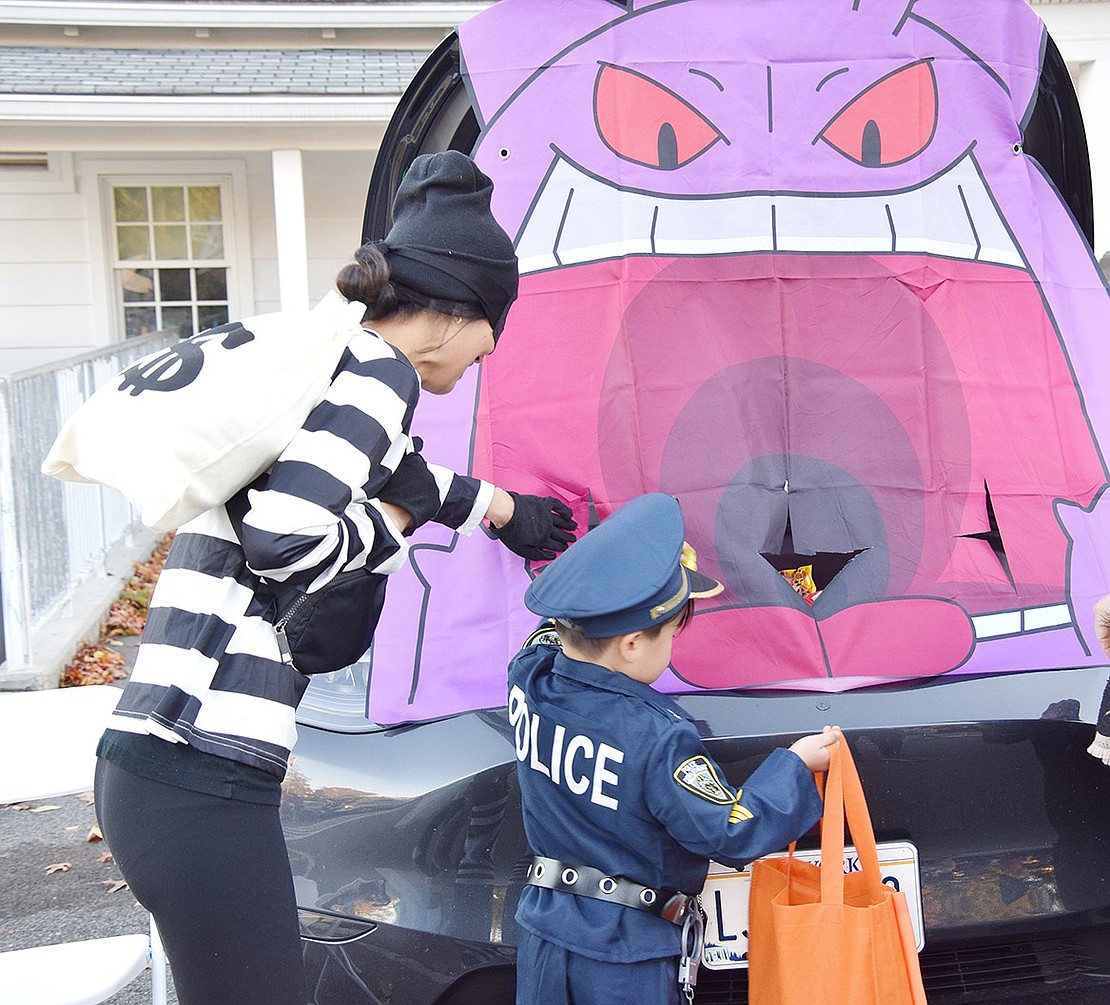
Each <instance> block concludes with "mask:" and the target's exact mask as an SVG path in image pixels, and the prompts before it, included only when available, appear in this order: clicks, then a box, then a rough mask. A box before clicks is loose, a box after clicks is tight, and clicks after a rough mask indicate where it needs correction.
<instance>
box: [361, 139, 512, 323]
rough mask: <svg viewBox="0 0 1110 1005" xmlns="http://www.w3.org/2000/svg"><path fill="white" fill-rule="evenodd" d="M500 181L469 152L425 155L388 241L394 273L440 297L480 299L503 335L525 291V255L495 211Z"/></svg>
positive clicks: (407, 184)
mask: <svg viewBox="0 0 1110 1005" xmlns="http://www.w3.org/2000/svg"><path fill="white" fill-rule="evenodd" d="M492 193H493V182H492V181H490V179H489V178H488V177H486V175H484V174H483V173H482V172H481V171H480V170H479V169H478V166H477V165H476V164H475V163H474V161H472V160H471V159H470V158H469V157H467V156H466V154H463V153H460V152H459V151H457V150H446V151H444V152H443V153H437V154H421V155H420V156H419V157H417V158H416V160H414V161H413V162H412V164H411V166H410V167H409V169H408V172H407V173H406V174H405V177H404V180H403V181H402V182H401V186H400V188H398V190H397V196H396V198H395V199H394V201H393V227H392V228H391V229H390V231H389V233H388V234H387V235H386V238H385V240H384V241H383V242H382V245H381V246H382V249H383V250H384V251H385V256H386V261H387V262H388V263H389V272H390V278H391V279H392V281H393V282H394V283H396V284H397V285H399V286H403V287H406V288H407V289H409V290H411V291H414V292H415V293H417V294H421V295H423V296H425V297H428V298H431V299H433V300H435V301H446V302H455V303H467V304H475V305H477V306H479V307H480V308H481V311H482V313H483V314H484V315H485V316H486V318H488V319H489V323H490V324H491V325H492V326H493V335H494V338H495V339H496V338H497V336H499V335H500V334H501V330H502V329H503V328H504V327H505V316H506V315H507V314H508V312H509V306H510V305H511V304H512V302H513V301H514V300H515V299H516V295H517V283H518V273H517V260H516V255H515V254H514V252H513V242H512V241H511V240H510V238H509V235H508V234H506V233H505V231H504V230H502V229H501V226H500V225H499V224H498V222H497V221H496V220H495V219H494V218H493V213H492V212H491V211H490V196H491V195H492Z"/></svg>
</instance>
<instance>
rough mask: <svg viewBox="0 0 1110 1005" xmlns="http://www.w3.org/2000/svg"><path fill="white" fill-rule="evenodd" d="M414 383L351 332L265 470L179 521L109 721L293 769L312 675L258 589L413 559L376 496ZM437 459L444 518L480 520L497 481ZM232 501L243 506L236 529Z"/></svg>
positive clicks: (380, 343)
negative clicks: (283, 646)
mask: <svg viewBox="0 0 1110 1005" xmlns="http://www.w3.org/2000/svg"><path fill="white" fill-rule="evenodd" d="M419 393H420V381H419V377H418V376H417V373H416V371H415V370H414V369H413V367H412V365H411V364H410V363H409V361H408V360H407V359H406V358H405V357H404V356H403V355H402V354H401V353H400V352H399V351H397V350H396V349H394V348H393V347H392V346H390V345H389V344H388V343H387V342H385V341H384V340H383V339H381V338H380V337H378V336H377V335H375V334H374V333H372V332H367V333H366V334H365V335H359V336H356V337H355V338H354V339H353V340H352V341H351V343H350V345H349V346H348V348H347V349H346V350H345V351H344V354H343V357H342V359H341V360H340V363H339V366H338V367H337V369H336V374H335V376H334V378H333V379H332V382H331V385H330V387H329V388H328V391H327V393H326V395H325V396H324V398H323V400H322V401H321V402H320V403H319V404H318V405H317V406H316V407H315V408H314V409H313V411H312V412H311V413H310V415H309V416H308V418H307V419H306V421H305V423H304V425H303V426H302V428H301V429H300V431H299V432H298V433H297V434H296V435H295V436H294V438H293V439H292V441H291V442H290V443H289V445H288V446H287V447H286V448H285V450H284V451H283V452H282V454H281V456H280V457H279V458H278V460H277V461H276V462H275V463H274V465H273V466H272V467H271V468H270V470H269V471H268V472H267V473H266V474H264V475H263V476H261V477H260V478H259V479H258V480H257V481H255V482H254V483H253V484H252V485H251V486H249V487H247V488H245V489H243V490H242V493H245V495H240V496H239V497H237V498H236V500H233V503H229V504H228V506H227V507H224V506H221V507H217V508H215V509H211V510H208V511H207V512H206V513H202V514H201V515H200V516H198V517H196V518H195V519H193V520H191V521H189V522H188V523H186V524H184V525H183V526H182V527H181V528H180V529H179V530H178V531H177V534H176V536H175V538H174V542H173V546H172V547H171V549H170V553H169V555H168V557H167V560H166V563H165V566H164V568H163V570H162V572H161V573H160V575H159V579H158V584H157V587H156V588H155V591H154V596H153V598H152V599H151V604H150V612H149V615H148V618H147V625H146V629H145V631H144V632H143V638H142V644H141V645H140V647H139V654H138V658H137V660H136V664H135V669H134V671H133V672H132V674H131V678H130V680H129V681H128V683H127V687H126V689H125V691H124V695H123V698H122V699H121V701H120V703H119V705H118V706H117V708H116V710H115V713H114V714H113V716H112V718H111V722H110V728H112V729H116V730H121V731H124V732H130V733H148V734H151V735H153V736H157V737H160V738H162V739H164V740H168V741H170V742H174V743H181V742H184V743H188V744H190V745H192V746H193V747H195V748H197V749H199V750H203V751H206V752H208V753H211V754H215V755H218V756H221V757H226V758H230V759H231V760H234V761H238V762H241V763H244V764H249V765H253V766H255V767H258V768H262V769H264V770H266V771H268V772H270V773H271V774H274V775H276V776H278V777H279V778H280V777H282V776H284V774H285V769H286V766H287V763H288V757H289V751H290V750H291V748H292V747H293V744H294V742H295V740H296V735H297V734H296V723H295V720H294V711H295V709H296V706H297V703H298V702H299V701H300V698H301V696H302V694H303V693H304V690H305V688H306V687H307V685H308V678H307V677H305V676H304V675H302V674H300V673H298V672H297V671H296V670H294V669H293V668H292V667H290V666H287V665H285V664H284V663H282V661H281V657H280V654H279V651H278V645H277V638H276V635H275V634H274V629H273V626H272V624H271V623H270V621H269V620H267V616H270V617H272V614H273V611H272V604H273V599H272V592H271V591H267V590H261V591H260V586H261V582H260V580H261V578H262V577H265V579H266V580H267V581H269V582H270V583H272V584H275V585H277V586H280V587H288V586H299V587H300V588H301V589H304V590H307V591H308V592H312V591H314V590H317V589H319V588H320V587H321V586H323V585H324V584H325V583H328V582H330V581H331V580H332V579H333V578H335V577H336V576H337V575H339V574H340V573H342V572H347V571H349V570H353V569H360V568H366V569H368V570H370V571H371V572H376V573H383V574H388V573H391V572H395V571H396V570H397V569H399V568H401V566H402V565H404V563H405V558H406V555H407V551H408V545H407V543H406V540H405V538H404V537H403V536H402V534H401V532H400V531H399V530H398V528H397V527H396V526H395V525H394V524H393V523H392V522H391V521H390V520H389V518H388V517H387V516H386V515H385V513H384V512H383V510H382V508H381V505H380V504H379V502H378V501H377V498H376V497H377V494H378V492H380V491H381V488H382V486H383V485H384V484H385V482H386V481H387V480H388V479H389V477H390V475H391V474H392V473H393V471H394V470H395V468H396V466H397V463H398V461H399V460H400V458H401V457H402V456H403V455H404V454H405V452H406V451H407V450H409V449H410V448H411V440H410V439H409V435H408V431H409V426H410V423H411V421H412V416H413V411H414V409H415V407H416V402H417V399H418V397H419ZM429 468H430V469H431V470H432V472H433V474H434V475H435V478H436V482H437V484H438V486H439V490H440V497H441V500H442V504H441V506H440V510H439V512H438V513H437V514H436V516H435V520H436V521H437V522H438V523H442V524H445V525H447V526H448V527H452V528H454V529H455V530H457V531H459V532H460V533H463V534H469V533H471V532H472V531H474V529H475V528H476V527H477V526H478V524H479V523H480V522H481V519H482V517H483V516H484V515H485V512H486V510H487V509H488V508H489V503H490V500H491V499H492V497H493V486H492V485H490V484H489V483H488V482H482V481H479V480H478V479H475V478H469V477H465V476H462V475H456V474H454V473H452V472H451V471H448V470H447V469H446V468H441V467H438V466H437V465H429ZM229 509H230V510H232V511H233V512H236V513H239V512H242V513H243V514H244V515H243V518H242V523H241V525H240V526H239V527H238V528H236V527H233V524H232V518H231V517H230V516H229V512H228V510H229ZM236 529H238V531H239V533H238V534H237V533H236Z"/></svg>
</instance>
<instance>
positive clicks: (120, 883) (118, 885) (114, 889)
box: [101, 879, 127, 893]
mask: <svg viewBox="0 0 1110 1005" xmlns="http://www.w3.org/2000/svg"><path fill="white" fill-rule="evenodd" d="M101 882H102V883H103V884H104V885H105V886H106V887H108V892H109V893H119V891H120V890H126V889H127V880H126V879H104V880H101Z"/></svg>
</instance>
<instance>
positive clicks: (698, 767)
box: [674, 754, 736, 806]
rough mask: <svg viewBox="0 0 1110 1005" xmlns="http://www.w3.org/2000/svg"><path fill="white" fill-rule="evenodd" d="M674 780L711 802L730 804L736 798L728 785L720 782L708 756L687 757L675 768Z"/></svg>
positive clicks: (723, 804)
mask: <svg viewBox="0 0 1110 1005" xmlns="http://www.w3.org/2000/svg"><path fill="white" fill-rule="evenodd" d="M674 780H675V781H676V782H678V784H679V785H681V786H682V787H683V788H684V789H686V790H687V791H689V792H692V793H694V795H695V796H700V797H701V798H702V799H708V800H709V802H711V803H720V804H721V805H722V806H730V805H731V804H732V803H733V801H734V800H735V799H736V797H735V796H734V795H733V794H732V792H731V791H729V788H728V786H727V785H723V784H721V780H720V779H719V778H718V777H717V772H716V771H715V770H714V769H713V765H712V764H711V763H710V762H709V758H707V757H705V755H703V754H698V755H697V756H696V757H688V758H687V759H686V760H685V761H683V762H682V763H681V764H680V765H679V766H678V767H677V768H675V769H674Z"/></svg>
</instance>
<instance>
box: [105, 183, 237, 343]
mask: <svg viewBox="0 0 1110 1005" xmlns="http://www.w3.org/2000/svg"><path fill="white" fill-rule="evenodd" d="M109 192H110V195H109V200H108V203H109V212H110V216H111V219H110V227H111V247H112V256H113V261H112V276H113V289H114V297H115V302H116V311H117V318H118V322H119V331H120V333H121V334H122V335H124V336H125V337H126V338H136V337H138V336H140V335H146V334H148V333H150V332H153V331H173V332H176V333H177V334H178V335H179V336H181V337H182V338H185V337H188V336H189V335H192V334H194V333H195V332H198V331H203V330H204V329H205V328H211V327H213V326H214V325H219V324H224V323H225V322H226V321H227V320H228V315H229V310H228V305H229V296H228V285H229V270H230V268H231V262H230V261H229V248H228V245H229V236H230V235H229V234H228V229H229V226H230V222H231V221H230V213H229V205H228V204H229V191H228V184H227V183H226V182H221V181H219V180H215V181H207V180H206V181H191V180H184V181H180V182H178V181H171V180H159V181H156V182H151V183H138V182H130V181H113V182H112V183H110V189H109Z"/></svg>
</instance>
